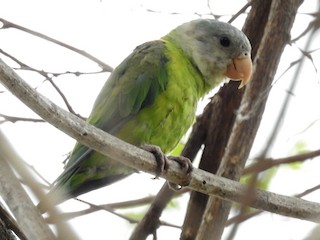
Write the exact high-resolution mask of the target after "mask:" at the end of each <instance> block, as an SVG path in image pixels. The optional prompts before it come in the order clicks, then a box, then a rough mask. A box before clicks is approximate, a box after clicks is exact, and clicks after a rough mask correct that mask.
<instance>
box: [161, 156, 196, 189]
mask: <svg viewBox="0 0 320 240" xmlns="http://www.w3.org/2000/svg"><path fill="white" fill-rule="evenodd" d="M167 158H168V159H170V160H172V161H175V162H177V163H178V164H179V166H180V168H181V169H182V170H183V171H184V172H185V173H186V175H185V176H184V179H183V180H182V181H181V183H180V184H176V183H173V182H168V185H169V187H170V188H171V189H172V190H174V191H178V190H180V189H181V188H183V187H185V186H188V185H189V184H190V180H191V172H192V170H193V165H192V162H191V161H190V159H189V158H186V157H183V156H168V157H167Z"/></svg>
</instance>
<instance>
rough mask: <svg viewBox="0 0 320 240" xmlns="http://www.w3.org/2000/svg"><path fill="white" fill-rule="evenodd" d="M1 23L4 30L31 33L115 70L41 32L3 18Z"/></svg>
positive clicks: (110, 69)
mask: <svg viewBox="0 0 320 240" xmlns="http://www.w3.org/2000/svg"><path fill="white" fill-rule="evenodd" d="M0 22H2V24H3V25H2V29H6V28H15V29H18V30H20V31H23V32H26V33H29V34H31V35H34V36H36V37H39V38H42V39H44V40H47V41H49V42H52V43H55V44H57V45H59V46H61V47H64V48H67V49H69V50H71V51H73V52H76V53H78V54H80V55H81V56H83V57H85V58H88V59H90V60H91V61H93V62H95V63H97V64H98V65H99V66H100V67H101V68H102V69H103V70H105V71H107V72H112V70H113V68H112V67H110V66H109V65H107V64H106V63H104V62H103V61H101V60H100V59H98V58H96V57H94V56H93V55H91V54H89V53H87V52H85V51H83V50H81V49H78V48H75V47H73V46H71V45H68V44H66V43H64V42H61V41H59V40H56V39H54V38H52V37H49V36H47V35H45V34H42V33H39V32H36V31H33V30H31V29H28V28H25V27H22V26H20V25H17V24H15V23H12V22H9V21H7V20H5V19H3V18H0Z"/></svg>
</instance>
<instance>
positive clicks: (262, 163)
mask: <svg viewBox="0 0 320 240" xmlns="http://www.w3.org/2000/svg"><path fill="white" fill-rule="evenodd" d="M319 155H320V149H319V150H316V151H312V152H308V153H302V154H298V155H295V156H291V157H285V158H278V159H272V158H268V159H259V160H257V162H256V163H254V164H252V165H250V166H248V167H246V168H245V169H244V171H243V175H245V174H250V173H259V172H262V171H265V170H267V169H269V168H272V167H275V166H279V165H281V164H288V163H295V162H302V161H306V160H308V159H310V158H315V157H318V156H319Z"/></svg>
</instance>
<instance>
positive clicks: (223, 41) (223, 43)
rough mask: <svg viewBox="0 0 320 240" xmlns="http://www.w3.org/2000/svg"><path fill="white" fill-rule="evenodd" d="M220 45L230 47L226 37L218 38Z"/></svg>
mask: <svg viewBox="0 0 320 240" xmlns="http://www.w3.org/2000/svg"><path fill="white" fill-rule="evenodd" d="M220 44H221V45H222V46H224V47H229V46H230V39H229V38H228V37H222V38H220Z"/></svg>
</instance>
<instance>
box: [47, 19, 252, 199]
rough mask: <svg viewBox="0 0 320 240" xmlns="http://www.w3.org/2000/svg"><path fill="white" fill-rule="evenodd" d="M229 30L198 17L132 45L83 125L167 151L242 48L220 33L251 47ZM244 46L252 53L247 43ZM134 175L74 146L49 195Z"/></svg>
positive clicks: (77, 191) (75, 191) (71, 194)
mask: <svg viewBox="0 0 320 240" xmlns="http://www.w3.org/2000/svg"><path fill="white" fill-rule="evenodd" d="M225 27H226V28H227V29H225V30H223V29H221V28H225ZM230 27H231V26H230V25H228V24H226V23H220V22H217V21H214V20H195V21H192V22H190V23H186V24H184V25H181V26H180V27H178V28H177V29H175V30H173V31H172V32H171V33H170V34H168V35H167V36H165V37H164V38H162V39H161V40H157V41H152V42H147V43H145V44H142V45H140V46H139V47H137V48H136V49H135V50H134V51H133V53H132V54H131V55H129V56H128V57H127V58H126V59H125V60H124V61H123V62H122V63H121V64H120V65H119V66H118V67H117V68H116V69H115V70H114V71H113V72H112V74H111V75H110V77H109V79H108V80H107V82H106V84H105V85H104V87H103V88H102V90H101V92H100V94H99V96H98V97H97V99H96V101H95V104H94V106H93V109H92V112H91V114H90V117H89V118H88V123H90V124H92V125H94V126H96V127H98V128H101V129H103V130H104V131H106V132H108V133H110V134H112V135H114V136H116V137H118V138H120V139H122V140H124V141H126V142H128V143H131V144H133V145H136V146H141V145H142V144H152V145H158V146H160V148H161V149H162V151H163V152H164V153H168V152H170V151H171V150H172V149H173V148H174V147H175V146H176V145H177V143H178V142H179V140H180V139H181V137H182V136H183V135H184V134H185V132H186V131H187V130H188V128H189V127H190V126H191V124H192V123H193V121H194V116H195V111H196V107H197V102H198V100H199V99H200V98H201V97H202V96H203V95H204V94H205V93H206V92H208V91H209V90H210V89H212V88H213V87H214V86H216V85H217V84H219V83H220V82H221V81H222V80H223V78H224V77H225V76H224V73H225V71H226V67H227V65H228V64H230V59H231V58H232V57H234V56H236V55H237V54H239V53H240V52H241V51H243V49H241V51H240V49H239V50H237V51H236V52H235V51H233V50H230V53H229V52H228V51H229V50H228V51H227V53H225V52H226V50H224V49H223V48H221V46H219V49H218V48H217V46H216V45H217V44H219V37H220V35H221V33H220V32H219V31H222V32H223V35H224V36H229V35H231V36H229V37H230V38H231V37H235V33H233V31H236V37H237V38H238V37H239V38H240V39H237V41H238V42H240V43H241V44H242V45H247V44H248V40H247V39H246V38H245V39H241V38H243V36H244V35H243V34H242V33H241V32H240V31H239V30H235V29H234V28H233V27H231V30H232V31H231V33H230ZM216 32H219V35H218V36H215V35H214V34H215V33H216ZM208 34H209V35H210V36H208ZM228 34H229V35H228ZM237 34H238V35H239V36H237ZM217 39H218V40H217ZM234 44H235V45H236V44H238V43H237V42H236V43H234ZM235 48H238V47H235ZM246 48H248V49H246V51H249V50H250V49H249V48H250V44H249V47H248V46H246ZM221 49H222V50H221ZM217 61H218V63H217ZM133 172H134V170H133V169H131V168H128V167H126V166H124V165H123V164H121V163H119V162H118V161H116V160H113V159H110V158H109V157H106V156H104V155H102V154H100V153H97V152H95V151H93V150H91V149H89V148H88V147H86V146H84V145H82V144H80V143H77V144H76V145H75V147H74V149H73V151H72V153H71V156H70V159H69V161H68V163H67V165H66V168H65V170H64V172H63V173H62V174H61V175H60V176H59V178H58V179H57V181H56V184H55V186H54V187H53V189H52V191H51V194H52V193H54V192H55V191H57V190H61V191H63V193H64V196H63V199H61V200H60V201H62V200H66V199H68V198H71V197H75V196H78V195H80V194H83V193H86V192H88V191H91V190H94V189H97V188H99V187H102V186H105V185H108V184H111V183H112V182H114V181H116V180H119V179H121V178H123V177H126V176H128V175H129V174H131V173H133ZM60 201H59V202H60Z"/></svg>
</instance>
